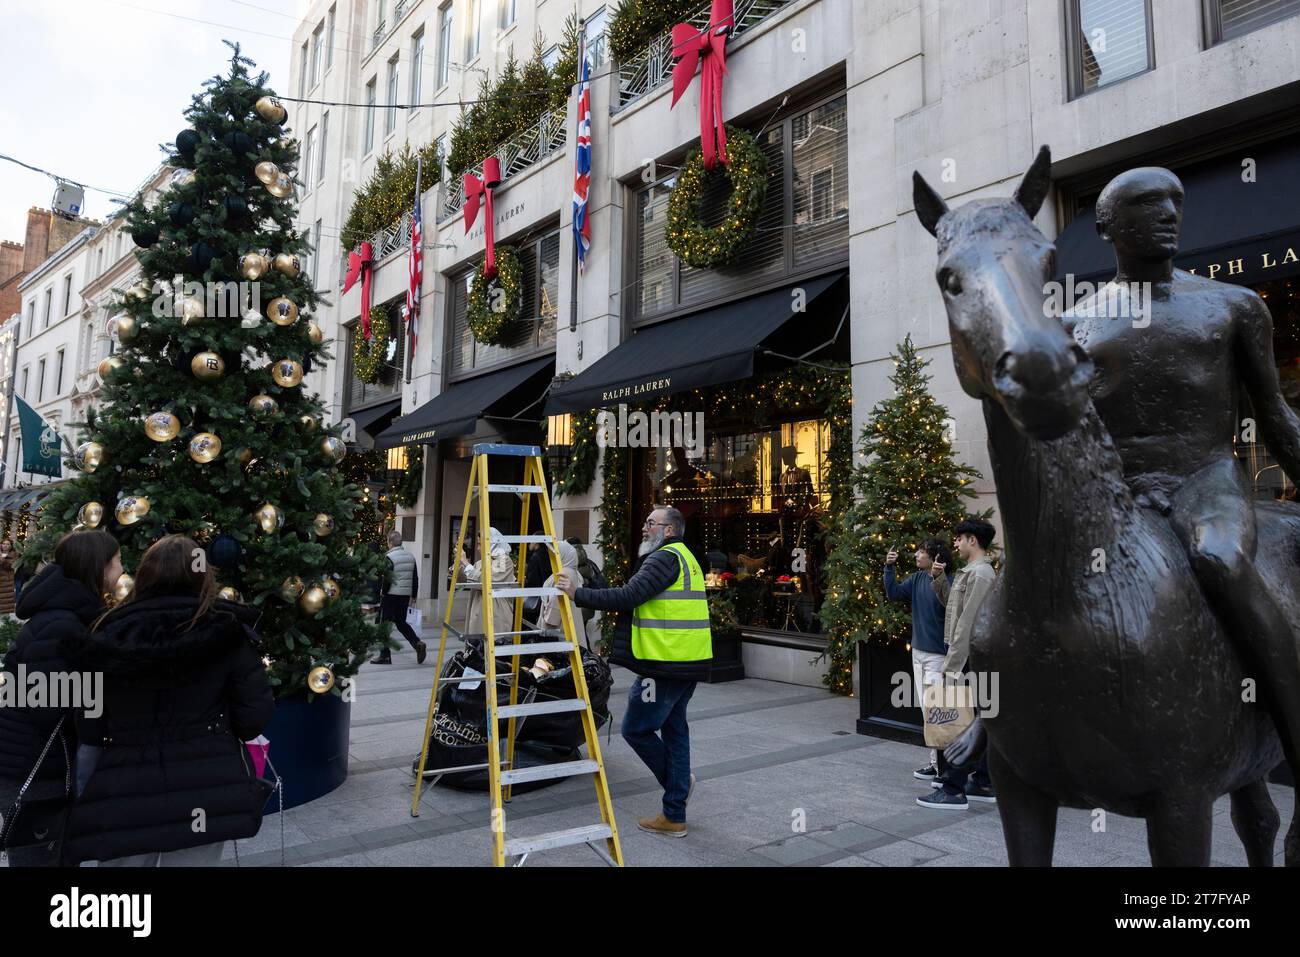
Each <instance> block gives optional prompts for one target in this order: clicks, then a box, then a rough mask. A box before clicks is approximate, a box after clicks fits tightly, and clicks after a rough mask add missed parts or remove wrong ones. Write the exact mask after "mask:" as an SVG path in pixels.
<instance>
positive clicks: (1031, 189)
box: [1016, 146, 1052, 219]
mask: <svg viewBox="0 0 1300 957" xmlns="http://www.w3.org/2000/svg"><path fill="white" fill-rule="evenodd" d="M1051 185H1052V151H1051V150H1050V149H1048V148H1047V147H1046V146H1044V147H1042V148H1041V149H1039V151H1038V155H1037V156H1035V157H1034V162H1033V165H1031V166H1030V167H1029V169H1028V170H1027V171H1026V172H1025V176H1024V179H1022V180H1021V181H1020V185H1019V186H1017V187H1016V202H1017V203H1019V204H1020V205H1021V206H1023V207H1024V210H1025V212H1026V213H1028V214H1029V218H1030V219H1033V218H1034V217H1035V216H1037V215H1038V211H1039V210H1040V209H1042V207H1043V200H1045V199H1047V190H1048V188H1049V187H1050V186H1051Z"/></svg>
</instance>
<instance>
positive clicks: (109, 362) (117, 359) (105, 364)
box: [99, 356, 126, 379]
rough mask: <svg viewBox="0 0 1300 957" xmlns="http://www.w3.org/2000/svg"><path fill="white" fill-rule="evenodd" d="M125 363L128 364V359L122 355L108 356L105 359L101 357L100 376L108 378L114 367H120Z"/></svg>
mask: <svg viewBox="0 0 1300 957" xmlns="http://www.w3.org/2000/svg"><path fill="white" fill-rule="evenodd" d="M124 365H126V360H124V359H123V358H122V357H121V356H108V357H107V358H105V359H100V360H99V377H100V378H101V379H107V378H108V374H109V373H110V372H112V371H113V370H114V369H120V368H122V367H123V366H124Z"/></svg>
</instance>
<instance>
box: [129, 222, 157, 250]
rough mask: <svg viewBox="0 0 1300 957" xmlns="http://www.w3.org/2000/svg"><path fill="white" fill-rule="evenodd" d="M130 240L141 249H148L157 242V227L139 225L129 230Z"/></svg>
mask: <svg viewBox="0 0 1300 957" xmlns="http://www.w3.org/2000/svg"><path fill="white" fill-rule="evenodd" d="M131 240H132V242H134V243H135V244H136V245H137V246H139V247H140V248H141V249H148V248H149V247H150V246H152V245H153V244H154V243H156V242H158V227H157V226H153V225H144V226H139V227H137V228H136V229H133V230H131Z"/></svg>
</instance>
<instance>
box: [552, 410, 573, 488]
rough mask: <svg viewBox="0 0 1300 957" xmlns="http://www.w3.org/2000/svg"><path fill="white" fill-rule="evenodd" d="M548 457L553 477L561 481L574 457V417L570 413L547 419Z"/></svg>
mask: <svg viewBox="0 0 1300 957" xmlns="http://www.w3.org/2000/svg"><path fill="white" fill-rule="evenodd" d="M546 455H547V459H548V461H549V462H550V465H551V476H552V477H553V478H554V479H555V480H556V481H559V480H560V478H561V476H562V475H563V474H564V473H565V472H567V471H568V469H569V462H570V460H571V459H572V455H573V416H572V415H570V414H569V413H567V412H566V413H564V414H563V415H548V416H547V417H546Z"/></svg>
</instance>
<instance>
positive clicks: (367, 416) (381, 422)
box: [348, 399, 402, 436]
mask: <svg viewBox="0 0 1300 957" xmlns="http://www.w3.org/2000/svg"><path fill="white" fill-rule="evenodd" d="M401 410H402V400H401V399H391V400H390V401H388V402H381V403H379V404H378V405H371V406H367V407H366V408H364V409H357V410H356V411H355V412H353V413H351V414H350V415H349V416H348V418H350V419H351V420H352V424H353V425H355V426H356V427H357V428H358V429H364V430H365V431H366V432H368V433H370V435H372V436H377V435H379V434H380V433H381V432H383V431H384V429H385V428H387V427H388V425H389V423H390V422H391V421H392V419H393V416H394V415H396V414H397V413H398V412H400V411H401Z"/></svg>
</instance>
